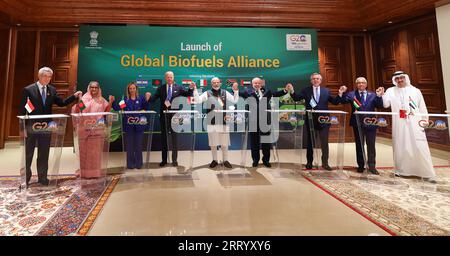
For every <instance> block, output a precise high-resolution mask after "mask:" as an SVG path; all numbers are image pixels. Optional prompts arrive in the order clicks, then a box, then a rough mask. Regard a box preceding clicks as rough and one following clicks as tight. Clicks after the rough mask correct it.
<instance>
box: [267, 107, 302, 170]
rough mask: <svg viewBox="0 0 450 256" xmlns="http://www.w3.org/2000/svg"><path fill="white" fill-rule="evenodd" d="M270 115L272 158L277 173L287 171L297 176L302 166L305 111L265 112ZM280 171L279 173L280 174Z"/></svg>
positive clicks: (278, 110)
mask: <svg viewBox="0 0 450 256" xmlns="http://www.w3.org/2000/svg"><path fill="white" fill-rule="evenodd" d="M267 112H269V113H270V115H271V120H273V121H272V122H271V126H272V129H271V134H272V136H273V138H274V139H273V141H275V142H274V143H273V144H272V148H273V152H274V154H273V156H274V159H275V163H276V166H277V171H279V174H280V175H281V172H283V171H285V170H288V171H289V172H291V173H293V174H298V173H300V171H301V170H302V164H303V154H302V153H303V150H302V149H303V126H304V124H305V114H306V112H305V110H300V109H273V110H267ZM280 171H281V172H280Z"/></svg>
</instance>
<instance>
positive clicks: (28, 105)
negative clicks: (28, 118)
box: [25, 97, 34, 113]
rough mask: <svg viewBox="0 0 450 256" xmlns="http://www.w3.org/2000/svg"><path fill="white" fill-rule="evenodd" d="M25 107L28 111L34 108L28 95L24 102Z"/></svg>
mask: <svg viewBox="0 0 450 256" xmlns="http://www.w3.org/2000/svg"><path fill="white" fill-rule="evenodd" d="M25 109H26V110H27V112H28V113H31V112H33V110H34V106H33V103H31V100H30V98H28V97H27V104H25Z"/></svg>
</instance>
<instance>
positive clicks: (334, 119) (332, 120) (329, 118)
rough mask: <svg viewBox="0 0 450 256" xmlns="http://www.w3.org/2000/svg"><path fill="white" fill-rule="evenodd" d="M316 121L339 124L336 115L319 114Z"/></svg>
mask: <svg viewBox="0 0 450 256" xmlns="http://www.w3.org/2000/svg"><path fill="white" fill-rule="evenodd" d="M317 121H319V123H321V124H339V119H338V118H337V116H319V117H318V118H317Z"/></svg>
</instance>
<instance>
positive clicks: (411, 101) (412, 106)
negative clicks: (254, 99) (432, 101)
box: [409, 97, 417, 109]
mask: <svg viewBox="0 0 450 256" xmlns="http://www.w3.org/2000/svg"><path fill="white" fill-rule="evenodd" d="M409 106H410V107H411V108H412V109H416V108H417V105H416V103H415V102H414V101H413V100H412V99H411V97H409Z"/></svg>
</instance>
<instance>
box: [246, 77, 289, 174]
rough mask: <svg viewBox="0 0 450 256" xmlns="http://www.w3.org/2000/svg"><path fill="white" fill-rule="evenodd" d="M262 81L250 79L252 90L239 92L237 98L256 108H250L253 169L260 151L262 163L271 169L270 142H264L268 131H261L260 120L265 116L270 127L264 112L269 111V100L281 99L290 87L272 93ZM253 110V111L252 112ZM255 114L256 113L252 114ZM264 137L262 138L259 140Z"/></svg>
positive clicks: (268, 133)
mask: <svg viewBox="0 0 450 256" xmlns="http://www.w3.org/2000/svg"><path fill="white" fill-rule="evenodd" d="M262 82H263V81H262V79H261V78H259V77H255V78H253V79H252V88H249V89H248V90H244V91H243V92H239V96H240V97H243V98H245V99H247V98H251V100H249V101H248V102H249V104H256V106H249V107H250V111H251V113H250V119H249V121H250V148H251V151H252V159H253V164H252V166H253V167H256V166H258V163H259V160H260V158H261V157H260V152H259V150H260V149H262V153H263V157H262V162H263V164H264V166H266V167H271V164H270V162H269V161H270V145H271V143H270V142H264V140H267V139H268V138H269V136H270V130H267V129H262V127H261V123H260V118H261V116H262V117H264V116H265V115H267V122H266V124H267V125H268V126H267V127H270V114H269V113H267V112H266V110H269V109H270V103H269V102H270V99H271V98H272V97H281V96H283V95H285V94H286V93H288V91H289V90H291V89H292V88H290V86H291V85H286V88H285V89H284V90H280V91H275V92H273V91H272V90H270V89H266V88H265V86H263V85H262ZM252 109H254V110H255V111H252ZM254 112H256V113H254ZM252 128H253V129H252ZM262 136H264V137H263V138H261V137H262Z"/></svg>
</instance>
